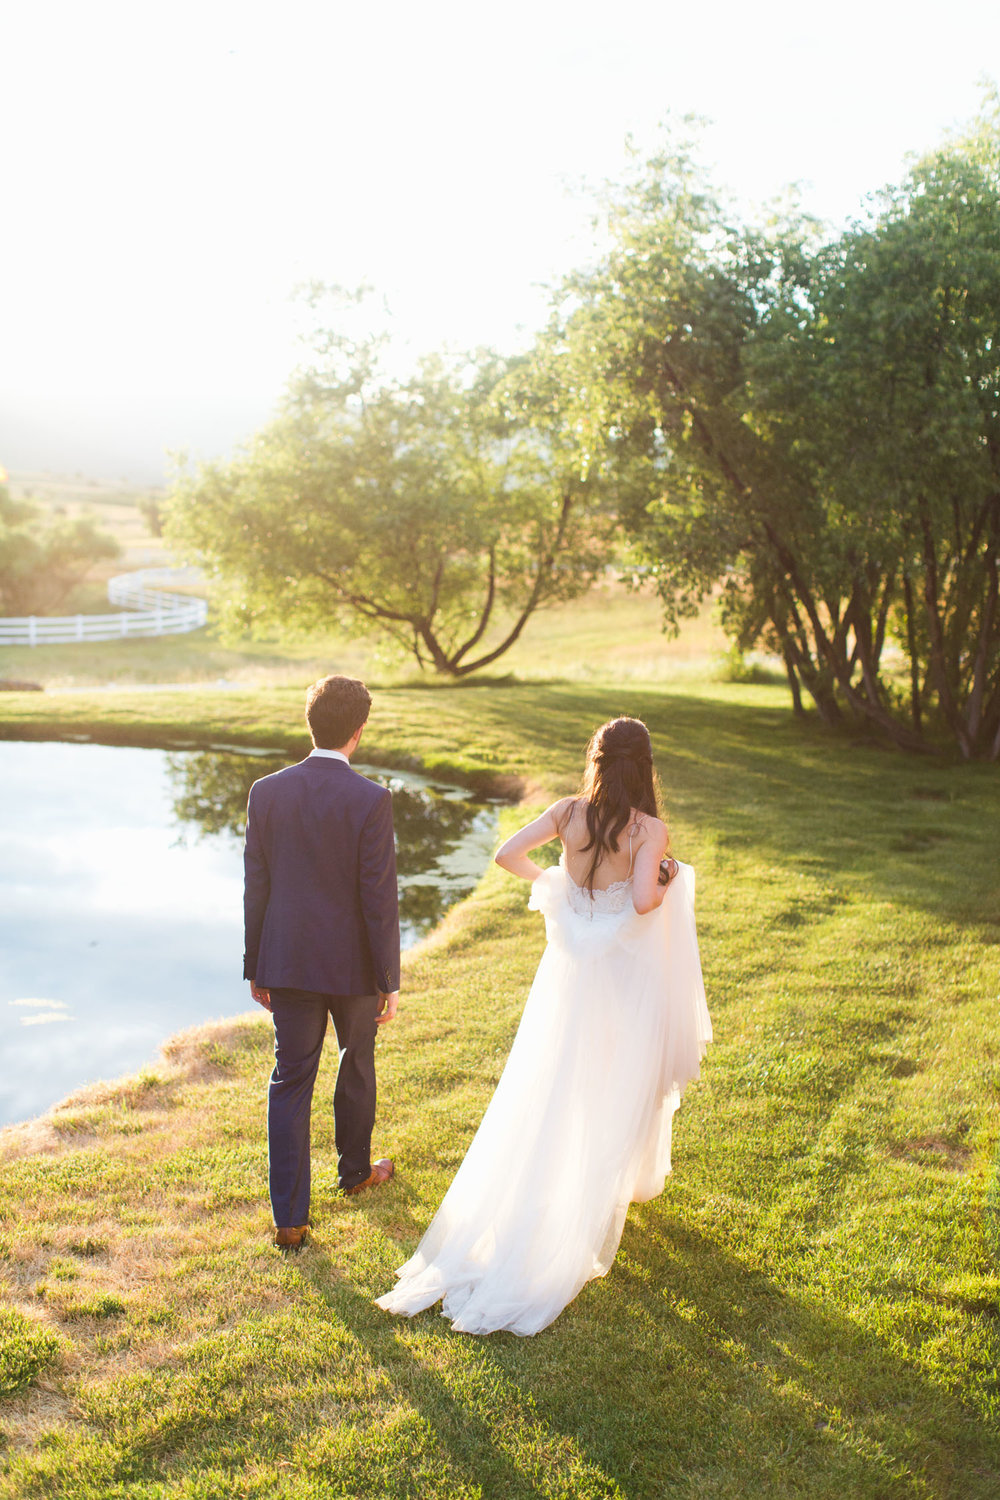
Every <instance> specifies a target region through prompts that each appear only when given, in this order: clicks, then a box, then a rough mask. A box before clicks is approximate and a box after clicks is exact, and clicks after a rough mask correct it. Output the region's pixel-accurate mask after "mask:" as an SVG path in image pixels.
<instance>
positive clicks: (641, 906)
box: [632, 818, 667, 916]
mask: <svg viewBox="0 0 1000 1500" xmlns="http://www.w3.org/2000/svg"><path fill="white" fill-rule="evenodd" d="M646 826H647V829H648V835H647V837H646V838H644V839H643V841H642V843H641V844H640V845H639V847H638V849H637V850H636V855H635V869H634V871H633V874H632V905H633V906H634V907H635V909H636V911H637V912H638V913H639V915H640V916H644V915H645V913H646V912H649V911H655V910H656V908H657V907H658V906H660V905H661V904H662V901H663V898H664V896H665V895H666V894H667V887H666V886H665V885H660V884H659V879H660V860H661V859H662V858H663V856H664V855H665V854H666V852H667V830H666V828H665V826H664V825H663V824H662V823H661V822H660V820H659V818H649V819H648V820H647V825H646Z"/></svg>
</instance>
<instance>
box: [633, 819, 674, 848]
mask: <svg viewBox="0 0 1000 1500" xmlns="http://www.w3.org/2000/svg"><path fill="white" fill-rule="evenodd" d="M635 827H636V830H637V832H638V834H639V838H640V839H641V841H642V842H643V843H644V844H653V845H655V846H656V847H657V848H659V849H665V848H666V847H667V839H668V833H667V825H666V823H664V822H663V820H662V819H661V818H654V817H653V816H652V814H651V813H643V812H640V813H636V815H635Z"/></svg>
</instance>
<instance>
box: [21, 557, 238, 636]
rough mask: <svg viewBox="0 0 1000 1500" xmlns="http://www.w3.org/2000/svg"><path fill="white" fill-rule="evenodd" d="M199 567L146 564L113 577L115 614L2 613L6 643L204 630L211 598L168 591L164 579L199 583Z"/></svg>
mask: <svg viewBox="0 0 1000 1500" xmlns="http://www.w3.org/2000/svg"><path fill="white" fill-rule="evenodd" d="M200 579H201V573H200V571H199V569H197V568H140V569H139V571H138V572H137V573H118V574H117V575H116V576H115V577H114V578H109V579H108V602H109V603H110V604H118V605H121V606H122V609H121V612H120V613H117V614H113V615H52V616H46V615H6V616H0V646H45V645H52V644H53V643H55V642H60V643H63V642H67V641H69V642H72V641H116V640H121V639H122V638H124V637H126V636H127V637H132V636H143V635H183V634H185V632H186V631H189V630H200V629H201V627H202V626H203V625H204V623H205V621H206V619H207V618H208V600H207V599H198V598H195V597H194V595H192V594H170V593H166V592H164V589H163V585H164V584H171V583H173V584H178V583H198V582H199V581H200Z"/></svg>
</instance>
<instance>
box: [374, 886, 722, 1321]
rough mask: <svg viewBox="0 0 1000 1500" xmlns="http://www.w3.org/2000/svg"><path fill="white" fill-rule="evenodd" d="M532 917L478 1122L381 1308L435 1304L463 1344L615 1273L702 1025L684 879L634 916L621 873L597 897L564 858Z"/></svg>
mask: <svg viewBox="0 0 1000 1500" xmlns="http://www.w3.org/2000/svg"><path fill="white" fill-rule="evenodd" d="M529 906H530V907H531V908H532V909H533V910H535V911H540V912H542V913H543V914H544V917H545V928H546V935H547V938H548V944H547V947H546V949H545V952H544V954H543V956H542V960H541V962H540V964H539V966H538V971H537V973H536V975H535V979H534V983H533V984H532V986H531V992H530V994H529V995H528V1000H527V1004H526V1005H525V1008H524V1014H523V1016H522V1018H521V1024H520V1026H519V1028H518V1032H517V1036H516V1037H515V1038H514V1045H513V1047H512V1049H511V1053H510V1057H509V1058H508V1061H507V1065H506V1067H505V1068H504V1071H503V1074H502V1076H501V1078H500V1081H499V1083H498V1084H497V1088H496V1092H495V1094H494V1095H493V1098H492V1100H491V1101H490V1104H489V1107H488V1109H487V1111H486V1114H485V1115H484V1116H483V1121H482V1124H481V1125H480V1127H479V1129H478V1131H477V1132H476V1135H475V1138H474V1140H473V1141H472V1144H471V1145H470V1147H469V1150H468V1152H467V1154H466V1157H465V1160H464V1161H463V1162H462V1165H461V1166H460V1167H459V1169H458V1172H457V1174H456V1176H455V1178H454V1181H453V1182H452V1184H451V1186H450V1188H449V1189H448V1192H447V1193H446V1195H445V1198H444V1201H443V1202H442V1204H441V1207H440V1208H439V1209H438V1212H437V1213H436V1214H435V1216H434V1219H433V1220H432V1222H431V1225H430V1227H429V1228H428V1230H427V1233H426V1234H425V1235H424V1237H423V1239H422V1240H421V1242H420V1245H419V1247H418V1249H417V1251H416V1253H415V1254H414V1255H413V1256H412V1257H411V1258H410V1259H409V1260H408V1261H407V1262H406V1264H405V1265H404V1266H402V1267H401V1268H400V1269H399V1271H398V1272H397V1273H396V1274H397V1276H398V1281H397V1284H396V1286H395V1287H394V1288H393V1290H392V1291H391V1292H389V1293H387V1295H386V1296H384V1297H380V1298H379V1299H378V1306H379V1307H383V1308H386V1309H387V1310H388V1311H389V1312H393V1313H404V1314H407V1315H412V1314H414V1313H417V1312H420V1311H421V1310H422V1309H423V1308H425V1307H429V1306H430V1305H431V1303H433V1302H436V1301H438V1300H439V1299H442V1298H443V1306H442V1312H443V1313H444V1315H445V1316H446V1317H448V1318H450V1319H451V1320H452V1323H453V1326H454V1327H455V1328H456V1329H458V1330H460V1331H461V1332H464V1333H491V1332H493V1331H494V1330H496V1329H501V1328H503V1329H508V1330H510V1332H512V1333H519V1334H531V1333H537V1332H538V1331H539V1330H540V1329H542V1328H545V1327H546V1326H547V1325H548V1324H549V1323H551V1322H552V1320H553V1319H554V1318H556V1317H558V1315H559V1313H560V1312H561V1311H562V1310H563V1308H564V1307H565V1306H566V1304H567V1303H568V1302H571V1301H572V1299H573V1298H574V1297H575V1296H576V1294H577V1293H578V1292H579V1290H580V1288H581V1287H582V1286H583V1284H584V1283H585V1282H586V1281H589V1280H590V1279H591V1277H594V1276H603V1275H605V1273H606V1272H607V1271H608V1270H609V1269H610V1267H611V1264H612V1262H613V1260H614V1258H615V1254H616V1252H617V1249H618V1242H619V1240H620V1239H621V1234H622V1229H623V1227H624V1223H625V1214H626V1211H627V1209H628V1205H629V1203H630V1202H643V1201H645V1200H646V1199H648V1198H653V1197H655V1196H656V1195H657V1194H658V1193H660V1192H662V1191H663V1183H664V1178H665V1176H666V1174H667V1173H668V1172H669V1171H670V1127H671V1120H672V1117H673V1113H674V1111H675V1109H676V1108H677V1106H678V1104H679V1103H680V1097H681V1091H682V1089H683V1088H684V1086H685V1084H687V1083H688V1082H690V1080H691V1079H692V1078H696V1077H697V1076H698V1072H699V1066H700V1063H701V1059H702V1058H703V1056H704V1054H705V1047H706V1045H707V1043H708V1042H709V1041H710V1040H711V1037H712V1026H711V1022H710V1020H709V1015H708V1008H707V1006H706V1004H705V990H704V986H703V984H702V978H701V965H700V962H699V957H698V940H697V936H696V933H695V921H694V871H693V870H692V868H691V867H690V865H683V864H681V865H679V869H678V874H677V875H676V876H675V878H674V879H673V880H672V881H671V883H670V885H669V887H668V889H667V893H666V896H665V897H664V900H663V903H662V905H661V906H660V907H659V908H658V909H657V910H656V911H654V912H649V913H647V914H646V915H644V916H639V915H638V914H637V913H636V910H635V908H634V906H633V905H632V880H631V877H630V878H629V879H628V880H623V881H619V882H617V883H616V884H615V885H613V886H610V887H609V888H608V889H607V890H604V891H595V892H594V895H593V897H591V896H590V894H589V893H588V892H587V891H586V890H584V889H581V887H580V886H578V885H576V883H575V882H574V881H573V880H572V879H571V878H570V876H569V874H568V872H567V871H566V869H565V868H564V867H563V865H562V863H560V864H559V865H558V866H555V867H554V868H552V869H548V870H545V871H544V872H543V873H542V874H541V875H539V876H538V877H537V878H536V879H535V881H534V883H533V884H532V888H531V899H530V901H529Z"/></svg>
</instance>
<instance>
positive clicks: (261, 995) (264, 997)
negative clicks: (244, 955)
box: [250, 979, 271, 1010]
mask: <svg viewBox="0 0 1000 1500" xmlns="http://www.w3.org/2000/svg"><path fill="white" fill-rule="evenodd" d="M250 993H251V995H252V996H253V998H254V999H255V1000H256V1002H257V1004H258V1005H263V1007H264V1009H265V1010H270V1009H271V991H270V990H262V989H260V988H259V986H258V984H257V981H256V979H251V981H250Z"/></svg>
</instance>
